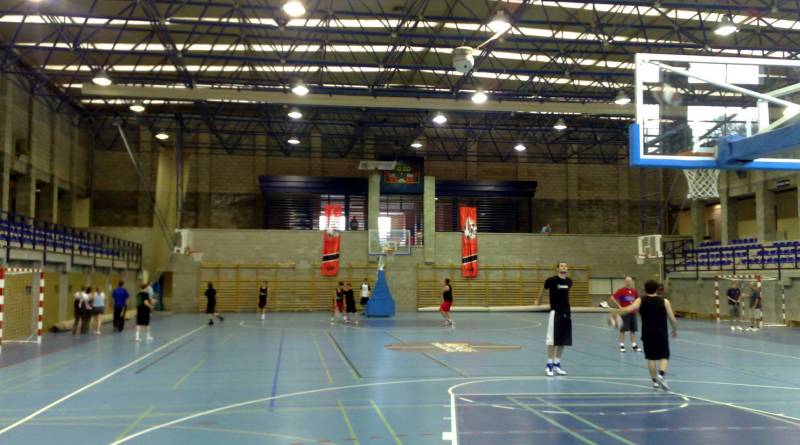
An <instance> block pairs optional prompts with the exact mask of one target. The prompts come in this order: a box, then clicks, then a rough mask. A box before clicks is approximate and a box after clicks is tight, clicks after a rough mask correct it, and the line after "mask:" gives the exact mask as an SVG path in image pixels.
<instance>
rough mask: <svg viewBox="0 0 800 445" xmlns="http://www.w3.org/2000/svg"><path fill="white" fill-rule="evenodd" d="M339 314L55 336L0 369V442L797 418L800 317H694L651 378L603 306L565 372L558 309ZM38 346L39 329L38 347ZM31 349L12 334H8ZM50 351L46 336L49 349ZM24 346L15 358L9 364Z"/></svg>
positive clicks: (777, 435)
mask: <svg viewBox="0 0 800 445" xmlns="http://www.w3.org/2000/svg"><path fill="white" fill-rule="evenodd" d="M455 317H456V320H457V321H456V327H455V328H454V329H450V328H445V327H443V326H442V325H441V320H440V319H439V317H438V315H437V314H427V313H426V314H409V313H406V314H401V315H399V316H397V317H396V318H394V319H367V320H362V322H361V324H360V325H358V326H347V325H341V324H337V325H331V324H330V323H329V320H328V318H327V316H326V315H325V314H321V313H311V314H305V313H304V314H286V313H281V314H270V316H269V317H268V319H267V320H266V321H265V322H262V321H261V320H259V319H258V317H257V316H256V315H244V314H238V315H231V316H230V317H226V319H225V321H224V322H223V323H218V324H217V325H215V326H213V327H209V326H206V325H205V324H204V321H205V320H204V318H203V317H202V316H201V315H174V316H165V317H161V318H158V319H156V320H155V322H154V324H153V328H154V336H155V341H153V342H150V343H146V342H142V343H135V342H134V341H133V332H132V331H131V330H129V331H127V332H125V333H124V334H122V335H116V334H111V333H110V332H104V334H103V335H101V336H100V337H93V338H91V339H89V340H88V341H87V340H85V339H83V340H76V341H74V342H73V341H72V337H71V336H68V335H64V334H60V335H55V336H53V335H51V336H50V337H51V338H52V340H51V341H50V344H51V346H50V349H48V350H46V351H42V352H43V354H41V355H35V356H31V355H25V354H16V355H15V354H8V355H6V357H16V359H14V360H12V359H8V358H6V361H5V362H4V363H3V365H4V366H3V367H2V368H0V388H1V389H0V424H2V426H0V443H2V444H23V443H51V442H60V443H83V444H123V443H127V444H175V443H192V444H220V443H225V444H256V443H258V444H264V443H269V444H287V445H289V444H291V445H300V444H306V445H308V444H363V445H371V444H442V443H444V444H448V443H453V444H461V445H476V444H531V443H549V444H617V443H622V444H675V443H680V444H701V443H704V444H705V443H726V444H731V443H733V444H752V443H758V442H760V443H765V444H767V443H792V442H793V441H794V440H796V437H798V433H800V376H799V375H798V374H797V372H796V370H797V365H798V362H800V353H798V351H797V347H796V345H797V344H798V343H800V332H797V331H795V330H790V329H786V328H772V329H767V330H764V331H762V332H759V333H738V332H737V333H734V332H731V331H730V330H729V329H728V326H727V325H726V324H724V323H723V324H721V325H719V326H718V325H717V324H715V323H711V322H698V321H686V320H682V321H681V323H680V329H679V336H678V338H677V339H674V340H673V343H672V352H673V356H672V361H671V368H670V373H669V375H668V378H669V382H670V383H671V386H672V390H673V392H670V393H664V392H658V391H654V390H653V389H651V387H650V380H649V378H647V372H646V369H645V362H644V359H643V357H642V355H641V354H637V353H632V352H628V353H619V352H618V351H617V348H618V344H617V338H616V334H615V332H613V331H612V330H611V329H610V328H609V327H607V326H606V324H605V322H604V318H603V316H602V315H600V314H575V315H574V323H575V326H574V328H575V346H574V347H572V348H568V350H567V351H566V353H565V356H564V360H563V365H564V369H565V370H566V371H567V372H569V375H568V376H566V377H546V376H545V375H544V363H545V361H544V335H545V329H544V327H543V322H544V321H545V319H544V318H545V315H544V314H537V313H513V314H502V313H493V314H475V313H473V314H460V313H455ZM33 347H34V348H35V347H36V346H33ZM17 348H20V349H21V348H31V346H23V345H9V346H7V347H6V349H7V350H14V349H17ZM45 352H46V353H45ZM12 361H13V363H12Z"/></svg>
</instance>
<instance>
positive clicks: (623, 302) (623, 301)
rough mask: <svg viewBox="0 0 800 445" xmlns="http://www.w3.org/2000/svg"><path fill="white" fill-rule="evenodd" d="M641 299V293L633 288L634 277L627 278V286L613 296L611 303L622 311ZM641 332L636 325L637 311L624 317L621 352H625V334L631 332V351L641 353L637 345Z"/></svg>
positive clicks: (620, 332) (620, 334)
mask: <svg viewBox="0 0 800 445" xmlns="http://www.w3.org/2000/svg"><path fill="white" fill-rule="evenodd" d="M638 299H639V292H637V291H636V288H635V287H633V277H630V276H627V277H625V286H623V287H621V288H619V289H617V291H616V292H614V295H612V296H611V301H612V302H614V304H616V305H617V307H618V308H620V309H622V308H625V307H628V306H630V305H631V304H633V302H634V301H636V300H638ZM637 330H639V329H638V326H637V325H636V311H634V312H631V313H628V314H623V315H622V326H620V328H619V352H625V333H626V332H629V333H630V334H629V335H630V338H631V349H632V350H633V352H639V345H637V344H636V331H637Z"/></svg>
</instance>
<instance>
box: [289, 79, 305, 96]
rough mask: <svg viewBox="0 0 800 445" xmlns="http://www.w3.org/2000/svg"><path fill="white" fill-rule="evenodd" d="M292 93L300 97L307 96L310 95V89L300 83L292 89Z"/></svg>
mask: <svg viewBox="0 0 800 445" xmlns="http://www.w3.org/2000/svg"><path fill="white" fill-rule="evenodd" d="M292 93H294V94H297V95H298V96H305V95H306V94H308V87H307V86H305V84H303V82H298V83H297V85H295V86H294V87H293V88H292Z"/></svg>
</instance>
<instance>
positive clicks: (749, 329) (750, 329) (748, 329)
mask: <svg viewBox="0 0 800 445" xmlns="http://www.w3.org/2000/svg"><path fill="white" fill-rule="evenodd" d="M752 330H753V328H747V329H745V331H747V332H750V331H752Z"/></svg>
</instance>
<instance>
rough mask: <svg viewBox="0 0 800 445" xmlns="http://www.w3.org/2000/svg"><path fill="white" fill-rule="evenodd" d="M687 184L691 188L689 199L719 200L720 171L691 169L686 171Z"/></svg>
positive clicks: (687, 195)
mask: <svg viewBox="0 0 800 445" xmlns="http://www.w3.org/2000/svg"><path fill="white" fill-rule="evenodd" d="M683 174H684V175H685V176H686V183H687V184H688V186H689V192H688V193H687V194H686V198H687V199H712V198H719V188H718V187H717V183H718V181H719V170H717V169H715V168H708V169H689V170H684V171H683Z"/></svg>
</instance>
